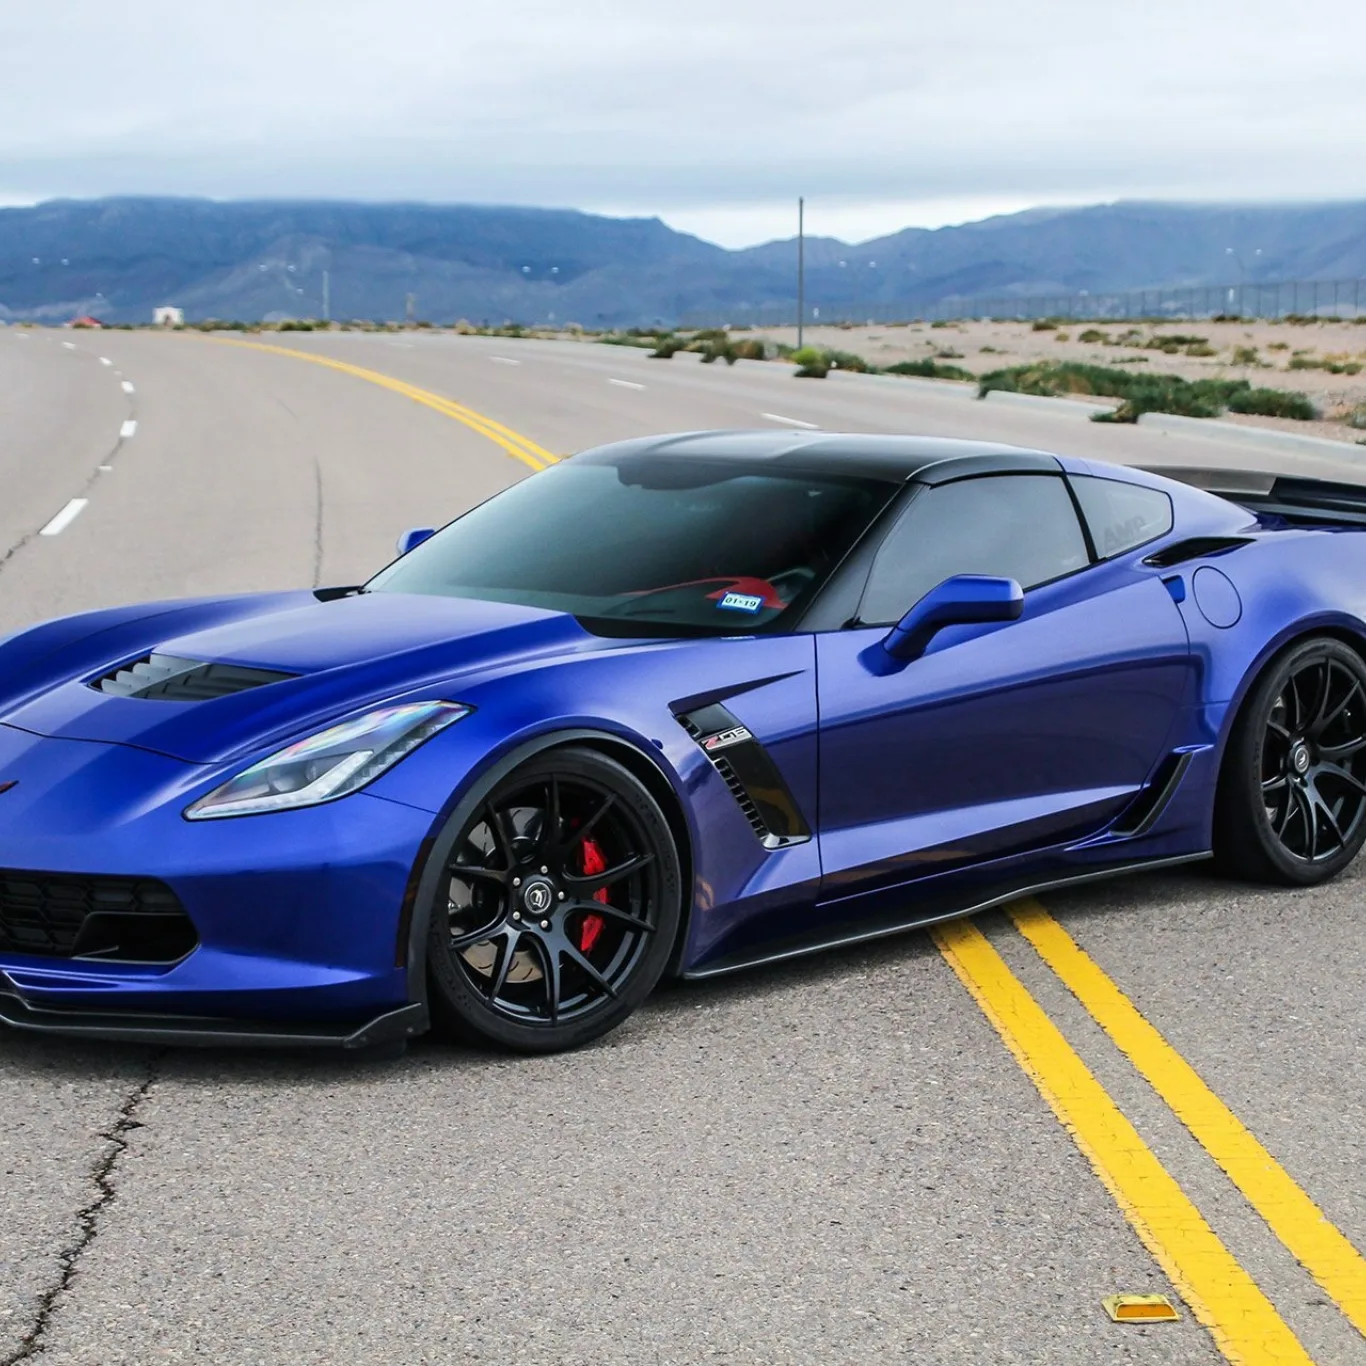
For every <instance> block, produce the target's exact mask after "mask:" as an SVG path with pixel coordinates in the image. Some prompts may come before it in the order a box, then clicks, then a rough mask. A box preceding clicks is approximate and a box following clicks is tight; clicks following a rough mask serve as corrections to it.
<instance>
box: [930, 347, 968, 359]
mask: <svg viewBox="0 0 1366 1366" xmlns="http://www.w3.org/2000/svg"><path fill="white" fill-rule="evenodd" d="M934 354H935V358H936V359H937V360H962V359H963V353H962V352H961V351H955V350H954V349H953V347H951V346H944V347H941V348H940V349H939V350H938V351H936V352H935V353H934Z"/></svg>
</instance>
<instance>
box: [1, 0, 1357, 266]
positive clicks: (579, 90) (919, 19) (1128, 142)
mask: <svg viewBox="0 0 1366 1366" xmlns="http://www.w3.org/2000/svg"><path fill="white" fill-rule="evenodd" d="M1363 52H1366V4H1363V3H1361V0H1299V3H1295V4H1288V3H1285V0H1276V2H1275V3H1271V2H1270V0H1142V3H1137V4H1120V3H1116V0H1108V2H1107V0H1034V2H1033V3H1024V4H1022V3H1020V0H947V2H946V0H938V2H937V3H929V2H928V0H860V2H859V3H856V4H840V3H837V2H836V0H572V2H571V0H498V2H497V3H489V2H488V0H383V3H380V0H218V3H209V0H123V3H120V4H110V3H107V0H0V203H8V204H21V203H32V202H35V201H38V200H41V199H47V198H53V197H58V196H64V197H89V196H96V195H106V194H130V193H137V194H192V195H208V196H212V197H215V198H242V197H280V196H291V197H303V196H319V197H335V198H358V199H421V200H439V201H466V202H483V203H516V204H540V205H555V206H572V207H577V208H584V209H590V210H595V211H601V212H609V213H619V214H643V215H658V216H660V217H662V218H664V219H665V220H666V221H667V222H669V223H671V224H673V225H674V226H676V227H680V228H683V229H685V230H687V231H692V232H696V233H698V234H700V235H701V236H704V237H708V238H711V239H712V240H714V241H720V242H723V243H725V244H726V245H741V244H747V243H751V242H756V241H762V240H765V239H768V238H772V237H777V236H789V235H791V233H792V231H793V221H794V218H795V210H794V201H795V199H796V196H797V195H798V194H804V195H805V196H806V197H807V201H808V219H807V226H808V231H810V232H813V233H822V234H831V235H835V236H842V237H845V238H849V239H859V238H867V237H872V236H875V235H878V234H880V233H883V232H888V231H893V230H895V229H897V228H900V227H905V226H907V225H910V224H919V225H924V226H937V225H939V224H943V223H950V222H961V221H964V220H967V219H971V218H980V217H984V216H986V215H988V214H991V213H998V212H1008V211H1012V210H1015V209H1019V208H1024V207H1027V206H1030V205H1034V204H1076V203H1092V202H1098V201H1102V200H1110V199H1116V198H1121V197H1124V198H1134V197H1149V198H1175V199H1272V198H1275V199H1281V198H1284V199H1310V198H1347V197H1366V65H1363V58H1362V54H1363Z"/></svg>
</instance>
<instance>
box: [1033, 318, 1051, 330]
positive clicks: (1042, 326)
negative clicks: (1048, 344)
mask: <svg viewBox="0 0 1366 1366" xmlns="http://www.w3.org/2000/svg"><path fill="white" fill-rule="evenodd" d="M1057 327H1058V325H1057V323H1055V322H1054V321H1053V319H1052V318H1035V319H1034V321H1033V322H1032V323H1030V325H1029V330H1030V331H1031V332H1054V331H1056V330H1057Z"/></svg>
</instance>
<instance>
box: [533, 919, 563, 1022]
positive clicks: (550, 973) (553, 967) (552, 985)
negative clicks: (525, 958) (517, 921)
mask: <svg viewBox="0 0 1366 1366" xmlns="http://www.w3.org/2000/svg"><path fill="white" fill-rule="evenodd" d="M527 942H528V943H530V944H534V945H535V946H536V956H537V957H538V958H539V959H540V960H541V980H542V981H543V982H544V983H545V1013H546V1019H547V1020H548V1021H549V1023H550V1024H552V1025H556V1024H559V1022H560V954H559V950H558V949H556V948H555V946H554V945H553V944H548V943H546V941H545V940H544V939H542V938H540V936H539V935H534V934H531V935H528V936H527Z"/></svg>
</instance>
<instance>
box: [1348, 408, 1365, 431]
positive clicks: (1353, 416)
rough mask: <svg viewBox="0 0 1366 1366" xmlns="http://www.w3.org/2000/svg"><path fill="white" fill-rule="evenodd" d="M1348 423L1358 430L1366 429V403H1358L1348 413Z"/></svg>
mask: <svg viewBox="0 0 1366 1366" xmlns="http://www.w3.org/2000/svg"><path fill="white" fill-rule="evenodd" d="M1347 425H1348V426H1349V427H1355V428H1356V430H1357V431H1366V403H1358V404H1357V406H1356V407H1355V408H1353V409H1352V411H1351V412H1350V413H1348V414H1347Z"/></svg>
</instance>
